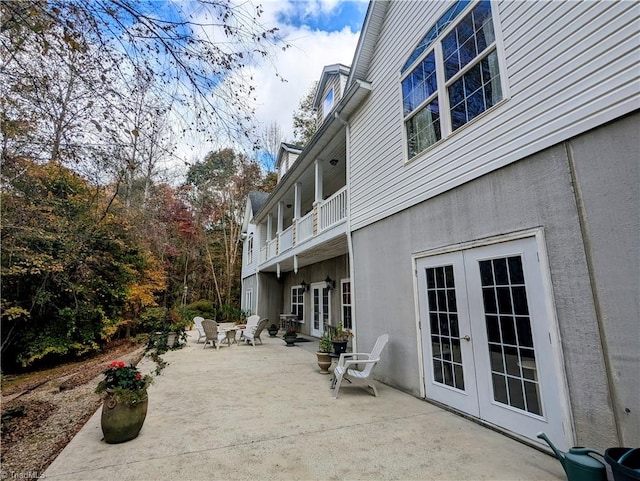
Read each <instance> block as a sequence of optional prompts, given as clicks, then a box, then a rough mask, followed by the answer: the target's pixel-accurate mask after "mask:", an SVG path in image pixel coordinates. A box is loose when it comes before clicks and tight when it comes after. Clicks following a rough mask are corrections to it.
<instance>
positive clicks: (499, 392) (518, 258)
mask: <svg viewBox="0 0 640 481" xmlns="http://www.w3.org/2000/svg"><path fill="white" fill-rule="evenodd" d="M416 266H417V284H418V303H419V309H420V325H421V335H422V343H423V362H424V373H425V392H426V396H427V397H428V398H430V399H433V400H435V401H438V402H441V403H444V404H446V405H448V406H451V407H453V408H455V409H457V410H460V411H463V412H465V413H468V414H470V415H472V416H474V417H478V418H480V419H483V420H485V421H488V422H490V423H492V424H495V425H497V426H500V427H502V428H504V429H507V430H509V431H511V432H514V433H516V434H519V435H522V436H525V437H527V438H530V439H532V440H535V441H537V439H536V434H537V433H538V432H540V431H544V432H545V433H547V435H549V436H550V437H551V438H552V439H555V440H558V443H560V444H562V445H564V446H565V447H567V446H569V445H570V444H571V434H570V428H569V420H568V418H567V415H566V414H565V413H567V412H568V408H567V406H566V405H565V404H566V400H565V397H564V395H562V394H561V388H562V384H561V382H560V381H559V378H562V376H558V372H559V369H561V368H560V367H559V366H557V365H556V364H557V363H556V362H555V361H554V359H555V356H554V355H555V350H554V349H555V348H554V346H553V345H552V336H551V332H552V330H553V329H554V328H555V326H553V325H552V322H551V321H550V320H549V319H550V316H548V314H547V309H546V301H547V299H546V295H545V289H544V284H543V280H542V273H541V268H540V265H539V260H538V251H537V245H536V239H535V238H534V237H531V238H526V239H521V240H517V241H511V242H505V243H499V244H493V245H489V246H483V247H476V248H472V249H467V250H462V251H457V252H452V253H447V254H442V255H436V256H432V257H425V258H421V259H418V260H417V262H416Z"/></svg>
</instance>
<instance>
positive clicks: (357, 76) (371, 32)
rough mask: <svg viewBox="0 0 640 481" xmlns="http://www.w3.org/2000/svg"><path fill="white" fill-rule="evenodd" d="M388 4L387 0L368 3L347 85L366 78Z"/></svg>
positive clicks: (373, 0) (374, 0) (375, 0)
mask: <svg viewBox="0 0 640 481" xmlns="http://www.w3.org/2000/svg"><path fill="white" fill-rule="evenodd" d="M388 6H389V1H388V0H372V1H371V2H370V3H369V7H368V8H367V14H366V15H365V17H364V23H363V26H362V32H361V33H360V38H359V39H358V45H357V46H356V52H355V54H354V56H353V62H351V72H350V73H349V80H348V81H347V85H351V84H352V83H353V82H354V81H355V80H366V79H367V77H368V75H369V66H370V65H371V58H372V57H373V52H374V50H375V46H376V44H377V43H378V37H379V36H380V31H381V30H382V25H383V23H384V18H385V16H386V14H387V7H388Z"/></svg>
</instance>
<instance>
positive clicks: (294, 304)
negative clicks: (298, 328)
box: [291, 285, 306, 324]
mask: <svg viewBox="0 0 640 481" xmlns="http://www.w3.org/2000/svg"><path fill="white" fill-rule="evenodd" d="M297 290H299V291H300V294H298V295H299V296H301V299H302V302H294V299H295V297H294V291H297ZM297 307H301V308H302V319H298V322H299V323H301V324H304V316H305V314H306V313H305V308H304V289H303V288H302V286H301V285H296V286H291V313H292V314H293V313H295V314H298V309H297Z"/></svg>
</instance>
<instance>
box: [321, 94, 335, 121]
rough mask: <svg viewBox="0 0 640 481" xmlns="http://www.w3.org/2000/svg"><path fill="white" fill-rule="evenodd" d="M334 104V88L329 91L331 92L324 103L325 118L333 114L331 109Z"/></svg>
mask: <svg viewBox="0 0 640 481" xmlns="http://www.w3.org/2000/svg"><path fill="white" fill-rule="evenodd" d="M333 102H334V93H333V87H332V88H331V90H329V92H328V93H327V95H326V96H325V98H324V100H323V101H322V115H323V117H326V116H327V115H329V112H331V109H332V108H333Z"/></svg>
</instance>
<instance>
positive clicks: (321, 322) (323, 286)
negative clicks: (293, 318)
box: [311, 282, 331, 337]
mask: <svg viewBox="0 0 640 481" xmlns="http://www.w3.org/2000/svg"><path fill="white" fill-rule="evenodd" d="M327 324H331V296H329V289H327V283H326V282H318V283H317V284H311V335H312V336H315V337H322V334H324V326H325V325H327Z"/></svg>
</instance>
